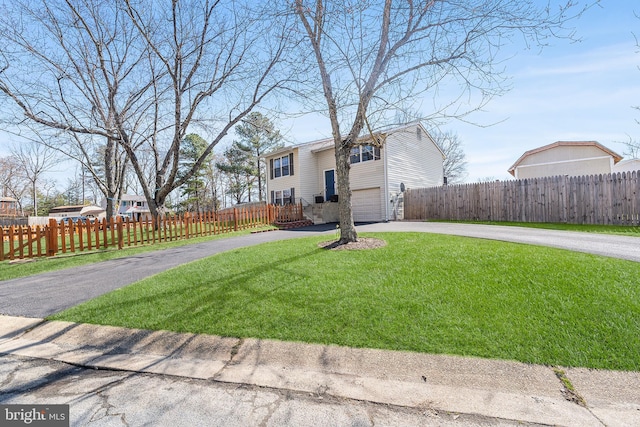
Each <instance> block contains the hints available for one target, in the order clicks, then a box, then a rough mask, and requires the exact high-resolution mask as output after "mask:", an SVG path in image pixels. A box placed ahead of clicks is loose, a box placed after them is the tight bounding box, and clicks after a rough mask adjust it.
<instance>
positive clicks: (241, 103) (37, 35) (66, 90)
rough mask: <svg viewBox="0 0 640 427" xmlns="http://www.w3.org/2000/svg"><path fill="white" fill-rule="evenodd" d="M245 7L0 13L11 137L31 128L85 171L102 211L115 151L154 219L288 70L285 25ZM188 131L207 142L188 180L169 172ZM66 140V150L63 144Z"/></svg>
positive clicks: (89, 6)
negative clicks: (98, 159)
mask: <svg viewBox="0 0 640 427" xmlns="http://www.w3.org/2000/svg"><path fill="white" fill-rule="evenodd" d="M251 4H252V2H251V1H249V0H217V1H215V0H188V1H180V2H178V1H173V2H160V3H158V2H152V1H151V0H139V1H138V0H113V1H93V0H68V1H63V0H57V1H56V0H40V1H16V2H11V3H10V4H5V5H6V8H5V10H3V12H4V13H3V14H2V17H1V18H0V44H2V45H1V46H0V47H1V48H0V52H2V54H1V56H0V61H1V62H2V63H1V64H0V92H1V93H4V95H5V96H6V97H7V98H8V99H10V100H11V101H12V103H13V105H14V106H16V107H17V110H18V112H19V115H17V117H16V120H15V121H14V123H15V122H17V123H18V125H19V127H18V129H20V131H23V129H25V126H26V125H27V124H31V125H34V126H35V128H34V129H33V130H34V131H35V133H37V134H38V136H39V137H40V138H42V139H44V140H45V142H46V143H48V144H49V145H50V146H53V147H56V148H59V149H61V150H63V151H64V152H65V153H67V154H69V155H72V156H73V158H75V159H77V160H78V161H81V162H82V163H83V164H84V166H85V167H87V168H88V169H89V170H90V171H91V172H92V174H93V175H94V177H95V178H96V180H98V181H100V184H101V188H102V190H103V192H104V193H105V196H106V198H107V202H108V210H109V211H111V209H112V204H111V203H112V202H113V200H115V199H117V198H118V194H119V192H120V191H121V188H122V185H123V183H124V179H125V178H124V177H125V173H126V171H125V169H126V167H125V166H126V162H125V159H124V156H123V155H122V150H124V153H126V158H127V159H128V161H130V164H131V166H132V167H133V169H134V171H135V173H136V175H137V177H138V180H139V185H140V188H141V191H143V192H144V194H145V196H146V198H147V200H148V202H149V207H150V209H151V211H152V213H153V215H158V214H159V213H160V214H161V213H162V211H163V209H164V202H165V200H166V198H167V197H168V195H169V193H171V192H172V191H173V190H174V189H176V188H178V187H180V186H181V185H182V184H183V183H184V182H185V181H186V180H188V179H189V178H190V177H191V175H192V174H193V173H195V171H197V170H199V168H200V167H201V165H202V163H204V162H205V160H206V158H207V156H209V155H210V153H211V151H212V149H213V147H214V146H215V145H216V144H217V143H218V142H219V141H220V140H221V139H222V138H223V137H224V136H225V135H226V134H227V132H228V131H229V130H230V129H231V128H232V127H233V126H234V125H235V124H236V123H238V122H239V121H240V120H241V119H242V118H243V117H244V116H245V115H247V114H248V113H249V112H250V111H251V110H252V109H253V108H254V107H255V106H256V105H257V104H258V103H260V102H262V101H263V100H264V98H265V97H266V96H268V95H270V94H271V93H272V92H276V91H277V90H278V89H280V88H281V87H282V86H283V81H285V80H286V77H285V76H287V75H290V74H291V73H292V72H293V71H292V70H291V69H289V68H288V67H285V65H284V64H283V63H282V59H283V58H284V53H285V52H286V49H288V48H289V43H288V39H289V38H288V36H287V34H288V32H287V29H286V25H284V24H282V25H279V21H272V22H267V21H266V20H265V19H263V18H264V16H265V14H264V13H261V12H264V10H255V9H256V7H253V9H252V8H251V7H250V5H251ZM260 7H263V8H264V9H265V10H266V9H267V7H268V5H262V6H260ZM283 19H286V17H284V18H283ZM24 118H26V121H25V120H23V119H24ZM190 127H200V128H201V129H202V130H203V131H204V133H205V134H207V135H209V136H211V139H210V140H209V143H210V145H209V146H208V148H207V149H206V150H205V152H204V153H203V154H202V157H201V158H200V159H198V161H196V162H195V163H194V164H193V168H192V170H191V171H190V172H189V171H188V172H187V173H184V174H180V175H178V170H179V165H180V144H181V141H182V140H183V139H184V136H185V135H186V134H187V129H188V128H190ZM47 129H48V130H49V131H50V133H49V135H48V136H43V132H44V131H46V130H47ZM63 142H65V143H66V142H68V143H69V144H72V147H71V148H70V147H68V146H64V147H61V144H62V143H63ZM96 153H100V154H101V155H102V158H103V167H102V168H101V171H98V170H95V168H94V163H95V162H94V160H93V159H94V158H95V154H96ZM149 156H151V162H152V164H151V167H152V171H151V174H149V170H148V168H146V167H145V166H147V165H148V164H147V163H146V160H147V159H148V158H149ZM149 175H151V176H149Z"/></svg>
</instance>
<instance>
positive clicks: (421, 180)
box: [264, 123, 444, 223]
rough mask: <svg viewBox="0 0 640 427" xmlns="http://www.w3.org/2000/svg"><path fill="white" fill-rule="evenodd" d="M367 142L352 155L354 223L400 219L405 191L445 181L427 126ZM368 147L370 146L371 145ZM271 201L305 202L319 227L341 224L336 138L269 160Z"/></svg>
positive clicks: (273, 154) (388, 133)
mask: <svg viewBox="0 0 640 427" xmlns="http://www.w3.org/2000/svg"><path fill="white" fill-rule="evenodd" d="M373 138H374V139H375V140H374V139H372V137H368V138H367V137H365V138H363V139H362V141H361V144H362V145H359V146H356V147H354V148H353V149H352V151H351V158H350V161H351V169H350V183H351V191H352V195H351V201H352V207H353V219H354V221H385V220H393V219H396V218H398V217H399V215H401V210H399V208H400V207H401V202H400V201H401V194H402V191H403V190H404V189H405V188H418V187H433V186H438V185H442V184H443V182H444V172H443V161H444V154H443V153H442V151H441V150H440V148H438V146H437V145H436V143H435V142H434V141H433V139H431V137H430V136H429V134H428V133H427V131H426V130H425V129H424V127H423V126H422V125H421V124H419V123H413V124H409V125H406V126H402V127H399V128H395V129H390V130H387V131H384V132H379V133H376V134H375V135H374V137H373ZM367 142H369V143H367ZM264 159H265V160H266V163H267V169H268V172H267V174H268V175H267V176H268V179H267V191H268V196H269V202H270V203H272V204H278V205H283V204H287V203H298V202H302V203H303V206H305V208H306V209H305V214H306V215H307V216H308V217H309V218H310V219H312V220H313V221H314V222H315V223H327V222H337V221H338V220H339V216H338V207H337V203H332V202H335V201H337V198H338V197H340V194H338V192H337V186H336V173H335V169H336V159H335V147H334V141H333V139H332V138H330V139H324V140H319V141H313V142H307V143H303V144H299V145H295V146H290V147H284V148H282V149H279V150H277V151H274V152H271V153H268V154H267V155H265V156H264Z"/></svg>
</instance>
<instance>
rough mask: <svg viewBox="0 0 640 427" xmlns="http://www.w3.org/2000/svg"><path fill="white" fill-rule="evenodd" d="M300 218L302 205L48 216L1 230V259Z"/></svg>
mask: <svg viewBox="0 0 640 427" xmlns="http://www.w3.org/2000/svg"><path fill="white" fill-rule="evenodd" d="M301 219H303V215H302V206H298V205H294V207H292V206H273V205H260V206H252V207H250V208H240V209H238V208H234V209H228V210H226V211H223V212H208V213H186V214H184V215H177V216H171V217H164V218H160V219H158V220H156V221H146V220H140V221H135V220H130V219H124V220H123V219H122V218H117V219H114V218H111V219H110V220H107V219H103V220H101V221H89V220H85V221H79V222H77V223H72V224H66V223H65V222H64V221H60V222H58V221H57V220H56V219H50V220H49V224H48V225H46V226H40V225H38V226H35V227H32V226H17V227H3V228H0V242H1V243H2V244H1V245H0V261H4V260H7V259H9V260H14V259H16V258H18V259H23V258H36V257H44V256H55V255H57V254H61V253H62V254H66V253H76V252H84V251H93V250H100V249H108V248H118V249H123V248H125V247H130V246H137V245H148V244H155V243H160V242H167V241H173V240H182V239H191V238H195V237H200V236H209V235H214V234H222V233H230V232H233V231H238V230H245V229H249V228H256V227H260V226H264V225H268V224H274V223H276V222H287V221H299V220H301Z"/></svg>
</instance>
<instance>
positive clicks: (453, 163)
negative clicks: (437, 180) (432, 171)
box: [431, 131, 467, 184]
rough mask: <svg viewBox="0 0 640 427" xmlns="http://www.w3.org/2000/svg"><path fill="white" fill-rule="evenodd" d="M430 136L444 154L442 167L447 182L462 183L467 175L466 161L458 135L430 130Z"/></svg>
mask: <svg viewBox="0 0 640 427" xmlns="http://www.w3.org/2000/svg"><path fill="white" fill-rule="evenodd" d="M431 136H432V137H433V139H434V142H435V143H436V144H437V145H438V147H440V150H442V153H443V154H444V156H445V159H444V165H443V168H444V176H445V177H446V178H447V183H448V184H461V183H463V182H464V180H465V178H466V177H467V162H466V161H465V154H464V150H463V149H462V141H461V140H460V138H459V137H458V135H457V134H455V133H453V132H451V131H448V132H439V131H436V132H432V133H431Z"/></svg>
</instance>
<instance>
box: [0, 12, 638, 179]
mask: <svg viewBox="0 0 640 427" xmlns="http://www.w3.org/2000/svg"><path fill="white" fill-rule="evenodd" d="M539 1H540V3H541V4H546V3H547V2H546V0H539ZM634 12H635V14H634ZM635 15H640V2H639V1H637V0H602V1H601V5H600V6H595V7H593V8H591V9H589V10H588V11H586V12H585V14H584V15H583V16H582V17H581V18H580V19H579V20H576V21H573V22H572V24H571V26H572V27H575V30H576V36H577V37H579V38H580V39H581V41H579V42H575V43H570V42H568V41H566V40H552V41H551V44H552V45H551V46H550V47H547V48H545V49H544V50H542V51H540V50H539V49H533V50H528V51H527V50H522V49H519V48H517V46H513V47H511V48H507V51H506V52H505V55H504V56H512V55H514V56H513V57H512V58H510V59H509V60H508V61H507V62H506V63H505V64H504V65H505V67H506V75H507V76H509V77H510V86H511V88H512V89H511V90H510V91H509V92H508V93H507V94H506V95H503V96H501V97H498V98H495V99H493V100H492V101H491V102H490V103H489V104H488V105H487V106H486V107H485V109H484V112H478V113H474V114H472V115H471V116H469V117H468V120H470V121H472V122H476V123H480V124H483V125H491V124H493V125H492V126H488V127H478V126H473V125H469V124H466V123H463V122H459V121H452V122H450V123H446V124H445V125H444V126H442V127H441V128H442V129H443V130H451V131H453V132H455V133H457V134H458V136H459V137H460V139H461V140H462V143H463V148H464V151H465V153H466V156H467V162H468V166H467V169H468V177H467V182H476V181H478V180H479V179H486V178H489V177H491V178H495V179H512V178H513V177H512V176H511V175H509V174H508V172H507V169H508V168H509V167H510V166H511V165H512V164H513V163H514V162H515V161H516V160H517V159H518V158H519V157H520V156H521V155H522V154H523V153H524V152H525V151H527V150H530V149H533V148H536V147H539V146H542V145H546V144H550V143H552V142H555V141H559V140H595V141H598V142H600V143H602V144H603V145H605V146H607V147H609V148H610V149H612V150H614V151H616V152H618V153H619V154H623V152H624V150H625V146H624V144H622V142H623V141H627V140H628V139H629V137H631V138H633V139H636V140H639V141H640V124H638V123H637V122H636V120H640V111H638V110H636V109H633V108H632V107H633V106H635V105H640V70H639V69H638V66H640V53H639V51H640V48H639V47H638V46H637V45H636V43H637V42H636V39H635V37H634V33H635V34H636V35H637V36H638V38H640V18H638V17H637V16H635ZM509 49H513V51H509ZM430 102H431V101H430V100H426V101H425V103H426V104H428V103H430ZM277 125H278V126H279V128H280V129H281V131H282V132H283V133H284V134H285V136H286V139H287V141H289V142H291V143H300V142H306V141H311V140H315V139H320V138H325V137H330V135H331V129H330V125H329V122H328V120H327V119H326V118H324V117H318V116H317V115H312V116H307V117H300V118H298V119H295V120H293V119H290V120H286V121H281V122H278V123H277ZM10 139H13V138H12V137H10V136H7V135H6V134H5V135H0V155H6V154H8V148H7V145H6V142H7V141H8V140H10ZM216 151H218V152H221V151H222V147H219V148H218V149H216ZM61 169H66V171H59V173H53V174H51V175H52V178H54V179H57V180H58V181H59V183H60V184H61V185H64V183H65V181H66V177H67V176H68V175H69V168H67V167H66V165H65V166H62V167H61Z"/></svg>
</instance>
